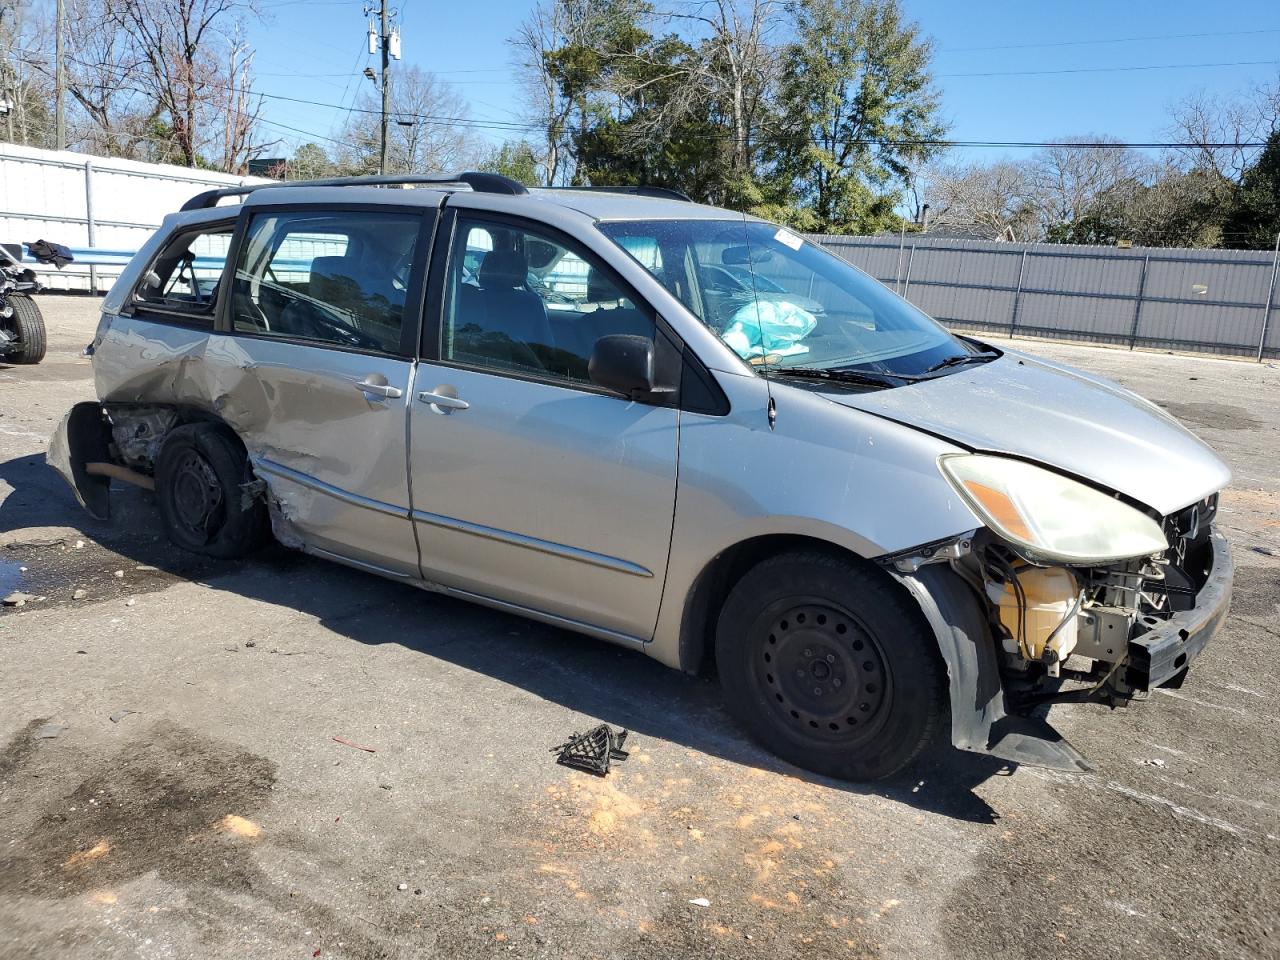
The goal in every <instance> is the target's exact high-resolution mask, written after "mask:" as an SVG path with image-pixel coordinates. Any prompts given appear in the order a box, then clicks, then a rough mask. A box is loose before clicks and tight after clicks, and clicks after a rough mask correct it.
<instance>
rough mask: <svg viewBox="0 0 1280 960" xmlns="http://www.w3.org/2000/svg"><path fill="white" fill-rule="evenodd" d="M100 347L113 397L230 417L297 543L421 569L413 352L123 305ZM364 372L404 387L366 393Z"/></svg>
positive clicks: (102, 374) (100, 369) (103, 388)
mask: <svg viewBox="0 0 1280 960" xmlns="http://www.w3.org/2000/svg"><path fill="white" fill-rule="evenodd" d="M105 326H106V329H105V331H104V333H103V336H102V340H101V342H100V344H99V345H98V347H97V351H96V353H95V356H94V374H95V379H96V383H97V388H98V395H99V397H100V398H101V400H102V401H103V403H105V404H107V405H108V407H111V406H114V405H120V404H136V403H145V404H147V405H148V406H151V407H155V406H163V405H166V404H171V405H173V406H175V407H181V408H183V409H184V410H185V411H188V412H190V413H199V414H204V415H207V416H210V417H213V418H216V419H218V420H221V421H223V422H224V423H226V424H227V425H228V426H230V427H231V429H232V430H234V431H235V432H236V434H237V435H238V436H239V437H240V439H241V440H242V441H243V442H244V444H245V447H246V448H247V449H248V451H249V457H250V460H251V462H252V463H253V467H254V471H255V472H256V473H257V475H258V476H259V477H260V478H261V479H262V480H263V481H264V482H265V483H266V486H267V493H268V501H269V504H270V506H271V508H272V519H273V525H274V527H275V529H276V533H277V536H278V537H279V538H280V539H281V540H282V541H283V542H285V543H287V544H289V545H292V546H305V547H308V548H311V549H315V550H319V551H321V552H327V553H333V554H337V555H339V556H343V557H347V558H351V559H356V560H362V561H365V562H367V563H368V564H370V565H372V566H376V567H377V568H378V569H380V570H382V571H384V572H388V573H393V574H397V575H401V576H416V575H417V570H418V554H417V545H416V543H415V541H414V535H413V528H412V526H411V524H410V521H409V519H408V518H409V490H408V479H407V469H406V462H407V461H406V456H407V450H406V429H407V419H406V409H405V405H406V403H407V402H408V398H409V396H410V392H409V386H410V379H411V376H412V373H411V371H412V364H411V363H410V362H409V361H406V360H398V359H393V358H389V357H377V356H368V355H364V354H357V353H351V352H346V351H342V350H333V349H328V348H323V347H309V346H303V345H299V344H297V343H290V342H284V341H275V340H267V339H260V338H253V337H245V336H230V335H226V334H217V333H213V332H211V331H207V330H199V329H195V328H191V327H178V326H172V325H168V324H162V323H154V322H150V321H147V320H142V319H138V318H136V317H130V316H114V317H112V318H110V322H109V324H106V325H105ZM365 379H372V380H374V381H377V382H383V383H386V384H388V385H390V386H395V387H398V388H399V389H400V390H401V396H400V397H399V398H394V399H393V398H382V397H372V396H367V395H366V394H365V393H363V392H362V391H361V390H360V389H359V388H358V387H357V383H358V382H359V381H362V380H365Z"/></svg>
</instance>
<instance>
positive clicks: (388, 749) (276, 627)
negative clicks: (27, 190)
mask: <svg viewBox="0 0 1280 960" xmlns="http://www.w3.org/2000/svg"><path fill="white" fill-rule="evenodd" d="M41 302H42V306H43V307H44V309H45V311H46V314H47V317H48V320H49V326H50V337H51V350H50V355H49V358H48V359H47V360H46V362H45V363H43V364H41V365H40V366H37V367H3V366H0V589H3V590H4V591H5V592H7V591H8V590H9V589H12V588H14V587H20V588H21V589H23V590H26V591H27V592H29V593H33V594H35V595H37V596H43V597H44V599H42V600H37V601H33V602H31V603H29V604H27V605H26V606H24V607H22V608H20V609H10V610H5V611H3V612H0V656H2V659H0V664H2V666H0V957H4V958H10V957H32V958H36V957H38V958H46V957H48V958H52V957H59V958H61V957H71V958H79V957H85V958H88V957H93V958H110V957H145V958H151V957H156V958H160V957H189V956H200V957H205V958H215V957H224V956H227V957H229V956H237V957H244V956H250V957H255V958H276V957H279V958H293V957H314V956H321V957H359V958H366V957H393V958H399V957H405V958H408V957H424V956H449V957H455V958H470V957H488V956H516V957H533V956H544V957H557V958H562V957H569V958H573V957H583V958H586V957H635V958H640V957H645V958H664V957H672V958H674V957H691V956H699V957H760V958H784V957H824V958H825V957H886V958H919V957H930V958H973V960H978V958H982V960H986V958H990V957H996V956H999V957H1011V958H1019V957H1036V958H1043V957H1103V956H1108V957H1110V956H1115V955H1117V954H1119V953H1123V954H1125V955H1126V956H1129V957H1153V958H1154V957H1160V958H1164V957H1198V958H1199V957H1232V958H1256V957H1276V956H1280V939H1278V938H1280V931H1278V929H1277V913H1276V909H1275V905H1276V903H1277V902H1280V789H1278V787H1280V667H1278V666H1277V658H1276V656H1275V651H1276V649H1277V643H1278V642H1280V606H1278V605H1280V466H1278V465H1280V434H1278V432H1277V431H1278V425H1280V369H1276V367H1275V365H1270V366H1268V365H1258V364H1251V363H1245V362H1238V361H1226V360H1215V359H1207V358H1189V357H1180V356H1169V355H1163V354H1154V353H1143V352H1139V353H1130V352H1128V351H1122V350H1109V349H1100V348H1091V347H1084V346H1076V345H1060V344H1048V343H1033V342H1029V341H1019V342H1018V346H1020V347H1022V348H1024V349H1028V350H1030V351H1032V352H1037V353H1043V354H1045V355H1047V356H1050V357H1053V358H1055V359H1060V360H1065V361H1067V362H1069V363H1074V364H1076V365H1078V366H1081V367H1084V368H1087V369H1089V370H1094V371H1097V372H1100V373H1102V374H1104V375H1107V376H1110V377H1113V378H1114V379H1116V380H1119V381H1120V382H1122V383H1124V384H1125V385H1127V386H1130V387H1132V388H1134V389H1136V390H1138V391H1139V392H1140V393H1143V394H1144V395H1146V396H1148V397H1150V398H1152V399H1153V400H1156V401H1157V402H1159V403H1161V404H1162V405H1164V406H1165V407H1167V408H1168V409H1169V410H1170V411H1171V412H1173V413H1174V414H1176V415H1177V416H1178V417H1180V418H1182V419H1183V420H1184V421H1185V422H1187V423H1188V425H1189V426H1191V428H1192V429H1194V430H1195V431H1197V432H1198V433H1199V434H1200V435H1201V436H1203V437H1204V438H1205V439H1206V440H1208V441H1209V442H1210V443H1211V444H1213V445H1214V446H1215V447H1216V448H1217V449H1218V450H1219V451H1221V452H1222V454H1223V455H1224V456H1225V457H1226V458H1227V459H1228V460H1229V461H1230V463H1231V466H1232V468H1233V470H1234V471H1235V483H1234V485H1233V487H1232V488H1231V490H1229V491H1228V492H1227V493H1226V494H1225V495H1224V497H1223V500H1222V504H1223V509H1222V523H1223V524H1224V526H1225V529H1226V530H1227V532H1228V534H1229V535H1230V537H1231V538H1232V542H1233V549H1234V551H1235V558H1236V562H1237V565H1238V580H1237V592H1236V601H1235V604H1234V606H1233V610H1232V614H1231V617H1230V620H1229V621H1228V622H1227V625H1226V628H1225V629H1224V631H1223V632H1222V634H1221V635H1220V636H1219V637H1218V638H1217V639H1216V640H1215V641H1214V642H1213V643H1212V644H1211V645H1210V646H1209V648H1208V649H1207V651H1206V653H1205V654H1204V656H1203V657H1202V658H1201V660H1199V661H1198V662H1197V664H1196V667H1195V669H1194V670H1193V671H1192V674H1191V676H1190V678H1189V680H1188V682H1187V684H1186V685H1185V686H1184V687H1183V688H1182V689H1181V690H1176V691H1167V692H1161V693H1158V694H1156V695H1154V696H1153V697H1152V698H1151V700H1150V701H1149V702H1147V703H1144V704H1140V705H1135V706H1133V707H1130V708H1128V709H1124V710H1119V711H1115V712H1108V711H1106V710H1105V709H1103V708H1100V707H1089V706H1066V707H1058V708H1055V710H1054V711H1053V720H1054V721H1055V723H1056V724H1057V725H1058V726H1059V727H1060V729H1061V730H1062V731H1063V732H1064V733H1065V734H1066V735H1067V736H1068V737H1069V738H1070V739H1071V740H1072V741H1073V742H1074V743H1075V745H1076V746H1077V747H1079V748H1080V749H1081V750H1082V751H1083V752H1084V753H1085V754H1086V755H1087V756H1089V757H1090V758H1091V759H1092V760H1093V761H1094V762H1095V764H1096V766H1097V771H1096V772H1095V773H1093V774H1089V775H1063V774H1056V773H1049V772H1045V771H1041V770H1036V769H1033V768H1030V767H1019V768H1016V769H1010V768H1008V767H1006V766H1003V765H1001V764H999V763H995V762H992V761H988V760H985V759H983V758H979V757H973V756H968V755H960V754H956V753H951V752H946V753H942V754H940V755H939V756H937V757H935V758H933V759H932V760H930V761H929V762H928V763H927V764H926V765H924V766H923V767H921V768H920V769H918V770H917V771H915V772H914V774H913V775H912V776H910V777H907V778H903V779H902V780H899V781H897V782H893V783H889V784H879V785H875V786H871V787H866V786H856V785H850V784H843V783H838V782H833V781H828V780H824V779H821V778H815V777H811V776H808V775H806V774H804V773H803V772H801V771H798V770H795V769H793V768H789V767H786V766H784V765H782V764H779V763H778V762H776V761H774V760H773V759H771V758H770V757H769V756H768V755H766V754H764V753H763V752H761V751H760V750H758V749H757V748H756V747H754V746H753V745H752V744H750V743H749V742H747V741H746V740H744V738H743V737H742V736H741V734H740V733H739V732H738V730H737V729H736V728H735V727H734V726H733V724H732V723H731V722H730V721H729V719H728V718H727V717H726V715H725V714H724V712H723V711H722V710H721V708H720V705H719V700H718V696H717V693H716V690H715V687H714V685H712V684H711V683H709V682H707V681H703V680H697V679H693V678H689V677H685V676H681V675H679V674H677V673H674V672H672V671H669V670H666V669H664V668H662V667H661V666H659V665H658V664H656V663H653V662H651V661H649V660H646V659H645V658H643V657H641V656H639V655H636V654H633V653H630V652H628V651H623V650H620V649H616V648H613V647H609V646H605V645H603V644H599V643H596V642H594V641H590V640H586V639H583V638H579V637H576V636H574V635H571V634H567V633H563V632H560V631H557V630H554V629H551V628H547V627H543V626H539V625H535V624H531V623H527V622H524V621H521V620H518V619H515V618H512V617H508V616H504V615H501V614H498V613H494V612H492V611H488V610H483V609H480V608H477V607H472V606H468V605H466V604H463V603H460V602H456V601H453V600H449V599H444V598H441V597H437V596H433V595H429V594H425V593H421V592H418V591H415V590H412V589H409V588H406V587H403V586H398V585H396V584H392V583H388V582H384V581H381V580H378V579H375V578H373V577H370V576H365V575H362V574H359V573H356V572H353V571H351V570H347V569H344V568H341V567H338V566H334V565H330V564H326V563H323V562H320V561H316V560H311V559H308V558H305V557H302V556H300V555H297V554H292V553H289V552H286V551H283V550H271V551H267V552H266V553H264V554H263V555H261V556H260V557H258V558H256V559H254V560H253V561H252V562H250V563H245V564H240V565H236V564H227V563H218V562H211V561H204V560H201V559H199V558H195V557H191V556H187V555H182V554H179V553H177V552H176V551H175V550H174V549H172V548H170V547H169V546H168V545H167V543H165V541H164V540H163V539H161V538H160V537H159V535H158V527H157V518H156V513H155V508H154V505H153V503H152V501H151V499H150V496H149V495H147V494H144V493H141V492H136V491H132V490H128V491H123V492H118V493H117V495H116V498H115V504H116V507H117V516H116V518H115V520H114V521H113V522H112V523H111V524H101V523H96V522H94V521H92V520H90V519H89V518H88V517H87V516H85V515H84V514H83V513H82V512H81V511H80V510H79V509H78V508H77V507H76V505H75V502H74V500H73V499H72V497H71V495H70V493H69V492H68V491H67V490H66V489H65V487H64V486H63V484H62V482H61V480H59V479H58V478H57V477H56V476H55V475H54V474H53V473H52V471H50V470H49V469H48V468H47V467H45V465H44V462H43V453H44V449H45V446H46V439H47V437H48V435H49V434H50V433H51V432H52V430H53V429H54V427H55V425H56V423H57V421H58V419H59V418H60V417H61V415H62V413H63V412H64V411H65V410H66V409H67V408H68V406H70V404H71V403H73V402H75V401H77V400H81V399H86V398H89V397H91V394H92V382H91V377H90V368H89V364H88V362H87V361H85V360H83V359H80V358H79V357H78V356H77V352H78V350H79V349H80V347H81V346H82V345H83V344H84V343H85V342H86V341H87V340H88V339H89V337H90V335H91V332H92V328H93V325H94V322H95V320H96V316H95V311H96V301H93V300H89V299H77V298H58V297H47V298H42V301H41ZM23 568H25V569H23ZM117 571H118V575H117ZM77 590H82V591H84V596H83V599H79V600H77V599H73V597H74V596H75V595H76V591H77ZM128 711H134V712H128ZM600 721H605V722H608V723H610V724H612V725H614V726H616V727H625V728H627V729H629V730H631V731H632V734H631V741H630V743H629V745H633V747H634V749H633V753H632V755H631V758H630V759H629V760H628V761H627V762H626V763H624V764H621V765H620V766H619V767H617V768H616V771H615V773H613V774H612V775H611V776H610V777H609V778H608V779H607V780H598V779H596V778H593V777H590V776H588V775H585V774H579V773H575V772H571V771H568V770H566V769H564V768H562V767H558V766H555V765H554V764H553V763H551V758H550V754H549V753H548V748H549V747H551V746H552V745H554V744H556V743H558V742H560V740H561V739H563V737H564V736H565V735H566V734H567V733H568V732H570V731H572V730H575V729H582V728H584V727H586V726H587V725H589V724H592V723H596V722H600ZM50 734H56V735H52V736H51V735H50ZM335 737H342V738H345V739H348V740H350V741H352V742H354V743H356V744H360V745H364V746H369V747H372V748H374V750H375V751H376V752H367V751H364V750H359V749H353V748H352V747H350V746H347V745H345V744H342V743H339V742H337V741H335V739H334V738H335ZM401 885H403V886H404V889H400V887H401ZM704 898H705V900H706V901H707V902H708V903H709V905H708V906H702V905H700V904H695V903H691V902H690V901H693V900H702V899H704Z"/></svg>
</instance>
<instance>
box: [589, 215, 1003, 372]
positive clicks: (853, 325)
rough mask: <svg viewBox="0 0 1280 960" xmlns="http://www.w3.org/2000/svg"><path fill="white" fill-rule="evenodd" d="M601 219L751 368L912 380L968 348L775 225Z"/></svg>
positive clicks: (847, 267) (611, 234) (609, 233)
mask: <svg viewBox="0 0 1280 960" xmlns="http://www.w3.org/2000/svg"><path fill="white" fill-rule="evenodd" d="M599 226H600V230H601V231H602V232H603V233H604V234H605V235H606V236H608V237H609V238H610V239H611V240H613V241H614V242H615V243H617V244H618V245H619V246H620V247H622V249H624V250H626V251H627V252H628V253H629V254H631V256H633V257H634V258H635V259H636V260H637V261H638V262H639V263H640V264H641V265H642V266H643V267H645V269H647V270H648V271H649V272H650V273H652V274H653V275H654V276H655V277H656V278H657V279H658V280H659V281H661V282H662V283H663V285H664V286H665V287H666V288H667V289H668V290H670V291H671V292H672V293H673V294H674V295H675V296H677V297H678V298H679V299H680V300H681V301H682V302H683V303H684V305H685V306H686V307H688V308H689V310H690V311H691V312H692V313H693V314H694V315H695V316H697V318H698V319H699V320H701V321H702V322H703V323H704V324H706V325H707V326H708V327H710V328H711V329H712V330H713V331H714V332H715V333H717V334H719V336H720V337H721V339H723V340H724V342H725V343H726V344H728V345H729V346H730V347H731V348H732V349H733V350H734V351H735V352H736V353H737V354H738V355H739V356H740V357H742V358H743V359H744V360H746V361H747V362H749V363H751V364H752V365H753V366H768V367H769V368H773V369H778V370H780V371H786V370H789V369H790V370H797V371H801V370H820V371H831V370H837V371H839V370H844V371H858V372H865V373H869V374H877V375H880V374H883V375H886V376H889V377H898V378H903V379H910V378H913V377H916V376H919V375H922V374H926V373H932V372H934V371H935V370H936V371H938V372H941V371H942V370H944V369H950V366H949V365H948V364H943V366H939V364H942V363H943V361H948V360H949V358H954V357H969V356H972V351H971V350H970V348H969V347H968V346H967V345H966V344H964V343H963V342H962V341H960V340H958V339H956V338H955V337H953V336H952V335H951V334H950V333H948V332H947V331H946V330H945V329H943V328H942V327H941V326H940V325H939V324H938V323H937V322H935V321H934V320H932V319H931V318H929V317H928V316H926V315H925V314H924V313H922V312H920V311H919V310H917V309H916V308H915V307H914V306H912V305H911V304H909V303H907V302H906V301H905V300H903V299H902V298H900V297H898V296H896V295H894V294H893V293H892V292H890V291H889V290H888V289H887V288H886V287H885V286H884V285H883V284H881V283H880V282H879V281H877V280H875V279H873V278H872V277H869V276H867V275H866V274H865V273H863V272H861V271H860V270H858V269H856V268H855V267H853V266H852V265H851V264H849V263H846V262H845V261H844V260H841V259H840V258H839V257H836V256H834V255H833V254H831V253H829V252H828V251H826V250H824V249H823V248H821V247H819V246H817V245H816V244H812V243H809V242H808V241H806V240H803V239H802V238H801V237H798V236H796V235H795V234H793V233H791V232H790V231H788V230H786V229H780V228H779V227H777V226H775V225H773V224H768V223H761V222H758V221H745V220H670V221H619V222H612V223H602V224H600V225H599ZM982 356H983V357H985V356H986V355H985V354H984V355H982ZM949 363H950V364H952V365H953V364H954V361H949Z"/></svg>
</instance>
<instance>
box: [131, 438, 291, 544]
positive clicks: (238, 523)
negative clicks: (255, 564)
mask: <svg viewBox="0 0 1280 960" xmlns="http://www.w3.org/2000/svg"><path fill="white" fill-rule="evenodd" d="M252 479H253V473H252V471H251V470H250V469H249V458H248V457H247V456H246V455H245V451H244V447H243V446H241V444H240V441H239V440H238V439H236V438H235V437H234V436H233V435H232V434H231V433H230V431H228V430H226V429H225V428H223V427H220V426H216V425H213V424H201V423H197V424H188V425H186V426H182V427H177V428H175V429H174V430H172V431H171V432H170V433H169V436H168V437H166V438H165V441H164V446H162V447H161V448H160V456H159V457H158V458H157V460H156V501H157V503H158V505H159V507H160V519H161V522H162V523H163V525H164V531H165V533H166V534H167V535H168V537H169V540H170V541H171V542H172V543H173V544H174V545H175V546H179V547H181V548H182V549H183V550H189V551H191V552H192V553H199V554H203V555H205V556H208V557H219V558H222V559H230V558H235V557H243V556H246V555H248V554H250V553H252V552H253V551H254V550H255V549H257V548H258V547H259V546H261V545H262V542H263V540H264V539H265V537H266V531H267V511H266V506H265V505H264V504H263V502H262V500H261V498H255V499H254V500H253V501H252V502H251V503H249V505H248V506H247V507H246V505H245V504H244V503H243V495H242V493H241V489H240V488H241V486H242V485H243V484H246V483H248V482H250V481H251V480H252Z"/></svg>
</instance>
